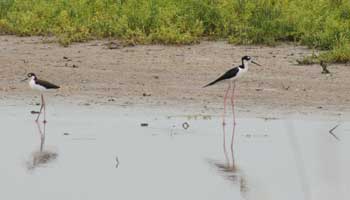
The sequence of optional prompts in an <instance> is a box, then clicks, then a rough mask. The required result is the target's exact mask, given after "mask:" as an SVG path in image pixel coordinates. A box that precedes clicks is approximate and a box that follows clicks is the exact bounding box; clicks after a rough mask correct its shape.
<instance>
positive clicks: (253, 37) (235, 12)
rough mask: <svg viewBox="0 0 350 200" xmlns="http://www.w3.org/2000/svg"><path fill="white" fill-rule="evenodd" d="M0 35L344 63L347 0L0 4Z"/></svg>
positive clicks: (349, 39) (349, 24) (348, 37)
mask: <svg viewBox="0 0 350 200" xmlns="http://www.w3.org/2000/svg"><path fill="white" fill-rule="evenodd" d="M0 33H1V34H16V35H19V36H30V35H44V36H56V38H57V39H58V41H59V42H60V43H61V44H62V45H65V46H66V45H69V44H70V43H72V42H83V41H87V40H90V39H96V38H118V39H121V40H123V41H125V42H127V43H133V44H148V43H162V44H192V43H196V42H198V41H199V40H201V39H203V38H206V39H213V40H215V39H227V40H228V41H229V42H231V43H234V44H264V45H275V44H278V43H280V42H285V41H288V42H290V41H292V42H296V43H298V44H301V45H307V46H309V47H310V48H313V49H320V50H326V53H323V54H321V55H320V56H319V57H320V58H319V59H324V60H327V62H349V61H350V47H349V45H350V1H347V0H307V1H306V0H0Z"/></svg>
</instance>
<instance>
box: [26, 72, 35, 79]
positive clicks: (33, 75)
mask: <svg viewBox="0 0 350 200" xmlns="http://www.w3.org/2000/svg"><path fill="white" fill-rule="evenodd" d="M27 76H28V78H31V77H34V78H36V76H35V74H34V73H28V74H27Z"/></svg>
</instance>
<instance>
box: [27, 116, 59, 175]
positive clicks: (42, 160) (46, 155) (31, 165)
mask: <svg viewBox="0 0 350 200" xmlns="http://www.w3.org/2000/svg"><path fill="white" fill-rule="evenodd" d="M35 124H36V126H37V128H38V133H39V136H40V147H39V150H36V151H34V152H32V154H31V157H30V160H29V161H28V162H27V168H28V169H29V170H34V169H36V168H37V167H41V166H44V165H45V164H48V163H50V162H51V161H53V160H55V159H56V158H57V156H58V154H57V153H56V152H52V151H49V150H45V136H46V125H47V123H43V128H41V126H40V122H39V121H35Z"/></svg>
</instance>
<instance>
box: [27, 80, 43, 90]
mask: <svg viewBox="0 0 350 200" xmlns="http://www.w3.org/2000/svg"><path fill="white" fill-rule="evenodd" d="M29 86H30V88H32V89H33V90H38V91H40V92H43V91H45V90H46V88H45V87H43V86H41V85H38V84H35V80H34V78H32V79H31V80H30V81H29Z"/></svg>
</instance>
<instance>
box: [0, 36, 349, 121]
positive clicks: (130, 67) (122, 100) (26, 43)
mask: <svg viewBox="0 0 350 200" xmlns="http://www.w3.org/2000/svg"><path fill="white" fill-rule="evenodd" d="M46 41H47V39H46V38H41V37H15V36H0V64H1V67H0V85H1V87H0V99H1V103H2V104H11V103H10V102H12V101H17V102H23V103H28V102H29V103H32V104H35V102H37V101H38V100H39V99H38V98H37V97H38V94H36V93H35V92H33V91H30V89H29V88H28V85H27V84H26V83H24V82H20V80H21V79H23V77H24V76H25V74H26V73H27V72H35V73H36V74H37V75H38V76H39V77H40V78H42V79H47V80H50V81H52V82H54V83H56V84H58V85H60V86H61V89H60V90H59V91H58V92H56V93H53V94H50V95H49V98H50V101H54V102H55V101H59V102H65V103H74V104H77V105H87V106H88V105H118V106H136V107H137V106H141V107H142V106H144V107H150V106H151V107H153V106H154V107H163V106H165V107H172V108H178V109H180V110H181V109H183V110H191V111H192V110H196V111H197V112H198V113H215V112H217V111H220V110H221V109H222V98H223V92H224V89H225V88H226V85H223V84H221V85H218V86H214V87H209V88H205V89H203V88H202V86H203V85H205V84H206V83H208V82H209V81H211V80H213V79H215V78H216V77H217V76H219V75H220V74H222V72H224V71H225V70H227V69H229V68H230V66H231V65H232V64H235V65H236V64H239V60H240V57H241V56H242V55H246V54H247V55H251V56H254V57H256V59H257V61H258V62H259V63H261V64H262V65H263V67H258V66H250V69H249V73H248V74H247V76H246V77H244V78H242V79H241V80H240V81H239V82H238V85H237V94H238V97H237V99H236V104H237V108H238V109H239V110H240V112H242V113H253V114H254V115H255V114H256V115H264V113H266V111H269V114H274V113H289V114H290V113H292V114H293V113H299V114H300V113H301V114H306V115H308V114H319V115H323V114H329V115H332V116H344V115H347V114H348V113H349V111H350V93H349V91H350V79H349V76H350V70H349V66H346V65H331V66H330V67H329V70H330V71H331V73H332V74H331V75H324V74H321V71H322V69H321V67H320V66H319V65H309V66H301V65H297V64H296V59H298V58H301V57H303V56H306V55H310V54H311V53H312V52H311V51H310V50H309V49H307V48H306V47H300V46H292V45H287V44H284V45H280V46H276V47H264V46H233V45H230V44H227V43H226V42H225V41H219V42H207V41H204V42H201V43H200V44H197V45H191V46H163V45H140V46H133V47H123V46H117V48H116V49H109V48H108V46H109V43H110V41H106V40H102V41H91V42H88V43H79V44H73V45H71V46H69V47H67V48H65V47H61V46H59V45H58V44H56V43H47V42H46Z"/></svg>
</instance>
